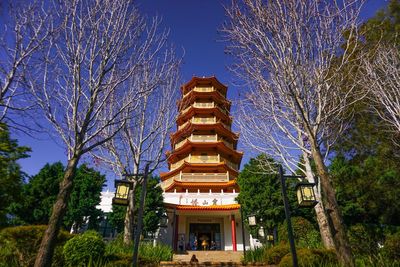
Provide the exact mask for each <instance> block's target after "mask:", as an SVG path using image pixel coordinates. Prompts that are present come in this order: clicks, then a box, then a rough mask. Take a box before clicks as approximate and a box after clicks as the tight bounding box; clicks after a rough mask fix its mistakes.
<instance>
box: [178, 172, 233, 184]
mask: <svg viewBox="0 0 400 267" xmlns="http://www.w3.org/2000/svg"><path fill="white" fill-rule="evenodd" d="M180 181H182V182H199V183H201V182H221V183H222V182H227V181H229V175H228V173H181V175H180Z"/></svg>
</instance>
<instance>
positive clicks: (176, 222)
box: [174, 214, 179, 251]
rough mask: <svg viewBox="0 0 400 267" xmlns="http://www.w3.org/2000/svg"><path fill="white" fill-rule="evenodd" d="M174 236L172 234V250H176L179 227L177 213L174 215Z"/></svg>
mask: <svg viewBox="0 0 400 267" xmlns="http://www.w3.org/2000/svg"><path fill="white" fill-rule="evenodd" d="M174 227H175V236H174V250H175V251H177V250H178V227H179V215H178V214H176V215H175V225H174Z"/></svg>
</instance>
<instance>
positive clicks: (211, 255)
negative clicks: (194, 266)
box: [173, 251, 243, 263]
mask: <svg viewBox="0 0 400 267" xmlns="http://www.w3.org/2000/svg"><path fill="white" fill-rule="evenodd" d="M193 255H195V256H196V258H197V259H198V261H199V263H202V262H236V263H240V262H241V260H242V257H243V252H242V251H186V252H184V253H180V254H174V257H173V261H176V262H190V259H191V258H192V256H193Z"/></svg>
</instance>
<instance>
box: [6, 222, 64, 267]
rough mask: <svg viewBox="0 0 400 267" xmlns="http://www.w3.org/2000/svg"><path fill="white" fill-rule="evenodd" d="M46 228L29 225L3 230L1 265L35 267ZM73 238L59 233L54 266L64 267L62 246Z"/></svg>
mask: <svg viewBox="0 0 400 267" xmlns="http://www.w3.org/2000/svg"><path fill="white" fill-rule="evenodd" d="M46 228H47V226H46V225H29V226H17V227H8V228H4V229H2V230H1V231H0V263H7V266H23V267H25V266H33V264H34V262H35V257H36V253H37V251H38V250H39V246H40V242H41V240H42V237H43V233H44V231H45V230H46ZM71 237H72V235H70V234H69V233H68V232H66V231H60V232H59V234H58V236H57V239H56V247H55V251H54V256H53V266H63V262H64V258H63V254H62V246H63V245H64V243H65V242H66V241H67V240H68V239H70V238H71ZM0 266H1V265H0Z"/></svg>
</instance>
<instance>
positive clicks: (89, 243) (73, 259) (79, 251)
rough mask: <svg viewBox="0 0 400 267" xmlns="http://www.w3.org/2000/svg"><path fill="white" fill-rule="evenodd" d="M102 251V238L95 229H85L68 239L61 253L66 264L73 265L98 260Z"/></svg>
mask: <svg viewBox="0 0 400 267" xmlns="http://www.w3.org/2000/svg"><path fill="white" fill-rule="evenodd" d="M104 251H105V244H104V242H103V238H102V237H101V236H100V235H99V234H98V233H97V232H95V231H87V232H84V233H83V234H80V235H76V236H75V237H73V238H72V239H70V240H68V241H67V243H65V245H64V250H63V254H64V258H65V263H66V265H67V266H74V267H75V266H82V265H86V264H88V263H89V261H97V260H99V259H100V258H101V257H102V256H103V254H104Z"/></svg>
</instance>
